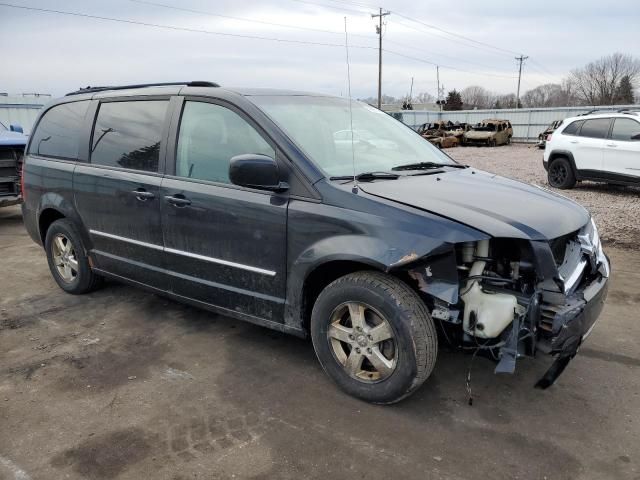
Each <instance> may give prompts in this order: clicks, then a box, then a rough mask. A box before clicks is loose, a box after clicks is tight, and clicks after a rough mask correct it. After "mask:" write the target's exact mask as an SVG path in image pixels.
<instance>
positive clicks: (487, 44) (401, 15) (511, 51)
mask: <svg viewBox="0 0 640 480" xmlns="http://www.w3.org/2000/svg"><path fill="white" fill-rule="evenodd" d="M393 13H394V14H396V15H397V16H399V17H401V18H404V19H405V20H409V21H410V22H415V23H418V24H420V25H423V26H425V27H427V28H430V29H433V30H437V31H439V32H442V33H446V34H447V35H451V36H454V37H458V38H462V39H464V40H466V41H468V42H472V43H475V44H477V45H482V46H484V47H487V48H492V49H494V50H498V51H502V52H504V53H507V54H509V55H512V54H516V55H519V53H518V52H515V51H513V50H508V49H506V48H502V47H496V46H495V45H491V44H489V43H485V42H481V41H479V40H474V39H473V38H469V37H465V36H464V35H460V34H459V33H453V32H450V31H448V30H445V29H444V28H440V27H438V26H436V25H431V24H428V23H425V22H423V21H422V20H416V19H415V18H411V17H408V16H407V15H403V14H402V13H398V12H397V11H393Z"/></svg>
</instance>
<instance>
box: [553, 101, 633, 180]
mask: <svg viewBox="0 0 640 480" xmlns="http://www.w3.org/2000/svg"><path fill="white" fill-rule="evenodd" d="M543 164H544V168H545V169H546V170H547V173H548V179H549V185H551V186H552V187H556V188H573V186H574V185H575V184H576V182H579V181H581V180H595V181H598V182H606V183H615V184H619V185H640V112H633V111H621V112H605V113H596V114H589V115H583V116H580V117H572V118H567V119H565V120H564V121H563V122H562V125H561V126H560V127H558V129H557V130H556V131H555V132H553V134H552V135H549V137H548V138H547V144H546V146H545V150H544V161H543Z"/></svg>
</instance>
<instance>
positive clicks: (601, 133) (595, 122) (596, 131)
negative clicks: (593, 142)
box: [580, 118, 611, 138]
mask: <svg viewBox="0 0 640 480" xmlns="http://www.w3.org/2000/svg"><path fill="white" fill-rule="evenodd" d="M610 125H611V119H610V118H593V119H591V120H585V121H584V125H582V128H581V129H580V136H581V137H591V138H606V137H607V135H609V126H610Z"/></svg>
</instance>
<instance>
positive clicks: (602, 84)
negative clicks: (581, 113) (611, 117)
mask: <svg viewBox="0 0 640 480" xmlns="http://www.w3.org/2000/svg"><path fill="white" fill-rule="evenodd" d="M639 75H640V60H638V59H637V58H634V57H633V56H631V55H626V54H623V53H614V54H613V55H608V56H606V57H602V58H601V59H599V60H596V61H595V62H591V63H589V64H588V65H586V66H585V67H583V68H579V69H576V70H573V71H572V72H571V73H570V75H569V81H570V82H571V84H572V85H573V88H574V89H575V91H576V95H577V96H578V97H579V98H580V99H581V100H582V101H583V102H585V103H587V104H589V105H611V104H613V103H614V102H615V100H616V96H617V93H618V89H619V87H620V81H621V80H622V78H623V77H629V81H630V82H631V84H634V83H635V82H636V81H637V79H638V76H639Z"/></svg>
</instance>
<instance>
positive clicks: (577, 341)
mask: <svg viewBox="0 0 640 480" xmlns="http://www.w3.org/2000/svg"><path fill="white" fill-rule="evenodd" d="M602 261H603V262H606V264H605V265H602V264H601V265H600V267H601V270H603V271H605V272H606V275H607V276H605V275H604V274H602V273H599V274H598V276H597V277H596V278H595V279H594V280H592V281H591V282H590V283H588V284H587V285H585V286H584V287H583V288H580V289H578V290H577V291H576V292H575V293H573V294H571V295H569V296H567V301H566V302H565V305H562V306H551V305H544V304H543V305H541V309H542V311H543V313H544V315H545V316H546V317H547V318H549V319H550V320H551V325H552V331H551V341H550V345H549V347H548V348H547V349H546V350H547V351H548V352H549V353H551V354H552V355H554V356H555V361H554V362H553V364H552V365H551V367H550V368H549V370H547V372H546V373H545V374H544V376H543V377H542V378H541V379H540V380H539V381H538V383H537V384H536V387H538V388H547V387H549V386H551V385H552V384H553V383H554V382H555V380H556V379H557V378H558V376H559V375H560V374H561V373H562V372H563V371H564V369H565V368H566V366H567V365H568V364H569V362H570V361H571V359H572V358H573V357H574V356H575V355H576V353H578V349H579V348H580V345H582V342H583V341H584V340H585V339H586V338H587V337H588V336H589V334H590V333H591V331H592V330H593V328H594V327H595V323H596V320H597V319H598V317H599V316H600V313H601V312H602V309H603V307H604V302H605V300H606V298H607V293H608V289H609V278H608V274H609V259H608V258H607V257H604V259H603V260H602Z"/></svg>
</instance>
